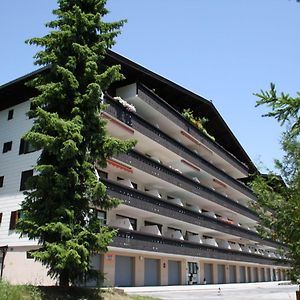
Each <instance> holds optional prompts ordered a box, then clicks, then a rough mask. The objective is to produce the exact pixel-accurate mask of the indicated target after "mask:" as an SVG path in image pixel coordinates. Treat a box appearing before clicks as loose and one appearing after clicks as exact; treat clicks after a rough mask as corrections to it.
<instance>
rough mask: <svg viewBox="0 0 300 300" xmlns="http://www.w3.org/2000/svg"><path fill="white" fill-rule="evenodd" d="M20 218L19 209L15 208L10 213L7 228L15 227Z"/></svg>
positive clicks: (12, 228)
mask: <svg viewBox="0 0 300 300" xmlns="http://www.w3.org/2000/svg"><path fill="white" fill-rule="evenodd" d="M20 218H21V211H20V210H15V211H12V212H11V213H10V222H9V230H14V229H16V226H17V222H18V220H19V219H20Z"/></svg>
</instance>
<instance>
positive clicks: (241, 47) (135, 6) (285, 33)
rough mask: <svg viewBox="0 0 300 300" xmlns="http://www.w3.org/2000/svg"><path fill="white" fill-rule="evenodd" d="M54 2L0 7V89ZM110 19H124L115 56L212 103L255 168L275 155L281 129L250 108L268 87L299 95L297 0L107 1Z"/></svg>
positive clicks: (17, 1) (6, 1)
mask: <svg viewBox="0 0 300 300" xmlns="http://www.w3.org/2000/svg"><path fill="white" fill-rule="evenodd" d="M56 6H57V5H56V1H55V0H42V1H41V0H26V1H24V0H1V1H0V36H1V47H0V67H1V69H0V70H1V71H0V85H1V84H4V83H6V82H8V81H10V80H13V79H15V78H17V77H20V76H22V75H25V74H27V73H29V72H31V71H33V70H35V69H36V68H37V67H36V66H34V65H33V58H32V57H33V55H34V53H35V52H36V48H35V47H34V46H29V45H26V44H25V43H24V41H25V40H26V39H27V38H30V37H35V36H42V35H44V34H45V33H46V32H47V30H48V29H46V28H45V26H44V24H45V23H46V22H47V21H49V20H52V19H53V16H52V14H51V11H52V9H54V8H56ZM107 7H108V9H109V10H110V11H111V13H110V14H109V16H108V18H107V19H108V20H119V19H127V20H128V23H127V24H126V25H125V26H124V27H123V29H122V34H121V35H120V36H119V37H118V39H117V44H116V46H115V47H114V48H113V50H114V51H116V52H118V53H119V54H121V55H123V56H125V57H127V58H129V59H131V60H133V61H135V62H136V63H138V64H141V65H142V66H144V67H146V68H148V69H150V70H152V71H153V72H155V73H158V74H160V75H162V76H164V77H166V78H168V79H170V80H172V81H174V82H176V83H177V84H179V85H181V86H183V87H185V88H187V89H189V90H191V91H193V92H195V93H196V94H199V95H201V96H202V97H204V98H206V99H208V100H212V101H213V103H214V105H215V106H216V108H217V109H218V111H219V112H220V114H221V115H222V116H223V118H224V120H225V121H226V123H227V124H228V126H229V127H230V128H231V130H232V132H233V133H234V134H235V136H236V137H237V139H238V140H239V141H240V143H241V145H242V146H243V147H244V149H245V150H246V152H247V153H248V155H249V156H250V157H251V159H252V160H253V161H254V163H255V164H256V165H259V164H260V162H262V163H263V165H265V166H267V167H269V168H272V165H273V159H274V158H279V157H280V156H281V151H280V145H279V143H278V142H279V138H280V133H281V128H280V126H279V125H278V124H277V123H276V121H274V120H272V119H269V118H261V114H262V113H263V112H264V111H266V110H265V109H263V108H255V107H254V106H255V102H256V100H257V99H256V97H255V96H253V93H254V92H258V91H259V90H260V89H267V88H268V87H269V83H270V82H271V81H272V82H274V83H276V85H277V89H278V91H285V92H289V93H290V94H291V95H295V94H296V92H297V91H298V90H300V76H299V55H300V40H299V29H300V4H299V3H296V1H295V0H226V1H225V0H223V1H222V0H108V2H107Z"/></svg>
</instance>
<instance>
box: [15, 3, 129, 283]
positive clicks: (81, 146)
mask: <svg viewBox="0 0 300 300" xmlns="http://www.w3.org/2000/svg"><path fill="white" fill-rule="evenodd" d="M105 4H106V1H105V0H58V6H59V7H58V9H56V10H54V11H53V13H54V15H56V16H57V18H56V20H54V21H51V22H49V23H48V24H47V25H46V26H48V27H49V28H51V29H52V31H51V32H50V33H49V34H47V35H45V36H44V37H42V38H32V39H30V40H29V41H27V42H28V43H29V44H35V45H38V46H41V47H43V50H41V51H39V52H37V54H36V55H35V58H36V61H35V64H37V65H41V66H44V65H49V66H50V70H49V72H47V73H46V74H43V75H40V76H38V77H37V78H35V79H34V80H33V81H32V82H31V83H30V85H31V86H33V87H34V88H35V89H36V90H37V91H38V95H37V96H36V97H34V98H33V99H32V109H31V110H30V112H29V115H30V116H31V117H34V118H35V119H34V125H33V127H32V129H31V130H30V131H29V132H28V133H27V134H26V135H25V139H26V140H27V141H28V142H30V143H31V144H32V145H33V146H35V147H37V148H39V149H41V150H42V151H41V155H40V157H39V159H38V161H37V166H36V167H35V170H36V175H35V176H34V177H33V178H31V180H29V181H28V188H29V190H28V191H27V192H26V193H25V195H26V197H25V200H24V201H23V202H22V205H21V209H22V212H23V216H22V218H21V220H20V221H19V223H18V229H19V231H20V232H21V235H27V236H28V237H29V239H32V240H36V241H37V242H38V244H39V245H40V246H41V248H40V249H39V250H38V251H36V252H34V253H33V256H34V258H35V259H36V260H38V261H41V262H42V264H44V265H46V266H47V267H48V268H49V274H50V275H51V276H52V277H55V278H59V284H60V285H63V286H67V285H69V283H70V282H74V281H76V280H77V279H78V277H79V276H80V275H81V274H82V273H84V272H89V271H91V267H90V263H89V258H90V256H91V254H92V253H94V252H97V253H99V252H105V251H107V246H108V244H109V243H110V242H111V241H112V238H113V236H114V234H115V232H114V231H112V230H111V229H109V228H107V227H105V226H102V224H101V222H100V220H98V219H97V217H96V215H95V214H94V212H93V210H92V209H91V207H94V208H100V209H110V208H112V207H114V206H116V205H117V203H118V201H117V200H116V199H111V198H109V197H108V195H107V192H106V187H105V185H104V184H103V183H101V182H99V181H98V180H97V176H96V174H95V164H98V165H99V166H100V167H105V166H106V160H107V158H109V157H111V156H112V155H117V154H118V153H122V152H125V151H127V150H128V149H130V148H132V147H133V145H134V142H133V141H127V142H124V141H120V140H118V139H116V138H112V137H109V136H108V135H107V133H106V130H105V124H106V123H105V121H104V120H103V119H102V118H101V111H102V110H103V109H104V105H103V104H102V98H103V94H104V92H105V91H106V90H107V89H108V87H109V85H110V84H111V83H112V82H114V81H116V80H120V79H122V78H123V76H122V75H121V74H120V66H107V65H105V64H104V58H105V54H106V50H107V49H108V48H111V47H112V45H113V44H114V39H115V37H116V36H117V35H118V34H119V32H120V31H119V29H120V28H121V27H122V25H123V23H124V20H123V21H119V22H113V23H105V22H104V21H103V20H102V19H103V17H104V16H105V15H106V14H107V13H108V11H107V9H106V8H105Z"/></svg>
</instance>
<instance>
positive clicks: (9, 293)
mask: <svg viewBox="0 0 300 300" xmlns="http://www.w3.org/2000/svg"><path fill="white" fill-rule="evenodd" d="M0 300H159V299H158V298H152V297H148V296H139V295H134V296H133V295H127V294H125V293H124V292H123V291H122V290H120V289H87V288H76V287H70V288H60V287H54V286H51V287H42V286H41V287H34V286H31V285H11V284H9V283H7V282H3V281H0Z"/></svg>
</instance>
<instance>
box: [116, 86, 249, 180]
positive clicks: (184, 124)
mask: <svg viewBox="0 0 300 300" xmlns="http://www.w3.org/2000/svg"><path fill="white" fill-rule="evenodd" d="M128 88H130V86H127V87H123V88H120V89H119V91H120V92H119V94H118V95H119V96H121V97H124V98H125V99H127V98H128V97H129V98H130V97H133V96H136V95H137V96H138V97H139V98H140V99H141V100H143V101H144V102H145V103H147V104H148V105H150V106H151V107H154V108H155V109H156V110H158V111H159V112H160V113H161V114H163V115H164V116H165V117H166V118H167V119H169V120H171V121H172V122H173V123H175V124H176V125H178V126H179V127H181V128H182V129H183V130H185V131H186V132H189V133H192V135H193V136H195V137H196V138H197V140H199V141H201V143H202V144H203V145H204V146H205V147H207V148H208V149H210V150H211V151H213V152H215V153H216V154H217V155H219V156H220V157H222V158H223V159H224V160H225V161H226V162H228V163H229V164H230V165H233V166H234V167H235V168H237V169H238V170H240V171H241V172H243V173H245V174H247V172H248V167H247V166H246V165H245V164H244V163H242V162H241V161H240V160H238V159H237V158H236V157H235V156H233V155H232V154H231V153H230V152H228V151H227V150H225V149H224V148H223V147H222V146H221V145H219V144H218V143H217V142H215V141H212V140H211V139H209V138H208V137H207V136H206V135H205V134H203V133H202V132H200V131H199V130H198V129H197V128H195V127H194V126H193V125H191V124H190V123H189V122H188V121H187V120H186V119H185V118H184V117H183V116H182V115H181V114H180V113H179V112H178V111H177V110H175V109H174V108H173V107H172V106H171V105H170V104H168V103H167V102H166V101H164V100H163V99H162V98H160V97H159V96H158V95H157V94H155V93H154V92H153V91H152V90H150V89H149V88H147V87H146V86H145V85H143V84H141V83H136V84H135V86H134V84H132V87H131V89H132V90H131V91H128ZM124 89H126V90H127V92H126V93H125V94H122V92H121V90H123V91H125V90H124Z"/></svg>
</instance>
